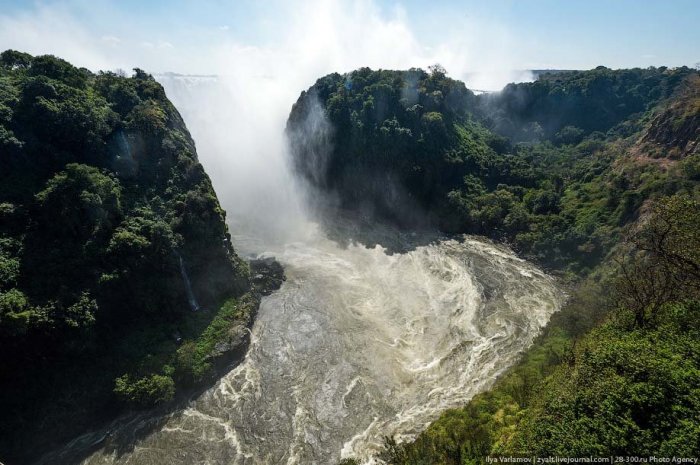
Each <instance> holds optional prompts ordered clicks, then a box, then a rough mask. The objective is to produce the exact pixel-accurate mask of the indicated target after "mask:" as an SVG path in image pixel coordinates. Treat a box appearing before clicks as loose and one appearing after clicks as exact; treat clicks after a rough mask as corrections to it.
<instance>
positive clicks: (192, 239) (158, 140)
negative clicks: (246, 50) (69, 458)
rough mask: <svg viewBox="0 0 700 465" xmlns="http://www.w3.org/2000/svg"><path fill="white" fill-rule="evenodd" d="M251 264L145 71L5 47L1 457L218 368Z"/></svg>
mask: <svg viewBox="0 0 700 465" xmlns="http://www.w3.org/2000/svg"><path fill="white" fill-rule="evenodd" d="M181 266H182V267H184V271H185V272H186V273H187V274H188V276H189V279H190V281H191V287H192V292H193V293H194V295H195V296H196V299H197V301H198V303H199V305H200V309H199V310H198V311H193V309H192V308H190V305H189V303H188V297H187V290H186V286H185V283H184V281H183V276H182V270H181ZM249 274H250V272H249V268H248V265H247V264H246V263H244V262H243V261H242V260H240V259H239V258H238V257H237V256H236V254H235V253H234V251H233V248H232V246H231V242H230V236H229V234H228V231H227V226H226V223H225V212H224V211H223V210H222V209H221V207H220V206H219V203H218V200H217V198H216V195H215V193H214V191H213V189H212V186H211V182H210V181H209V178H208V176H207V175H206V174H205V172H204V170H203V168H202V166H201V165H200V164H199V162H198V161H197V156H196V152H195V147H194V143H193V141H192V139H191V137H190V135H189V133H188V131H187V129H186V128H185V125H184V123H183V121H182V119H181V117H180V115H179V114H178V113H177V111H176V110H175V108H174V107H173V106H172V104H171V103H170V102H169V101H168V100H167V98H166V96H165V93H164V91H163V88H162V87H161V86H160V85H159V84H158V83H157V82H156V81H155V80H154V79H153V78H152V77H151V76H150V75H148V74H146V73H145V72H143V71H141V70H138V69H137V70H135V74H134V76H133V77H124V76H121V75H117V74H114V73H109V72H107V73H99V74H97V75H95V74H92V73H91V72H89V71H87V70H85V69H78V68H75V67H73V66H72V65H70V64H69V63H67V62H65V61H63V60H61V59H59V58H56V57H53V56H39V57H32V56H30V55H27V54H24V53H20V52H15V51H11V50H8V51H6V52H4V53H2V54H1V55H0V337H1V338H2V341H3V357H2V359H1V360H0V391H1V392H2V393H3V395H2V396H1V397H0V410H1V411H2V412H3V415H2V420H0V450H2V451H3V454H4V455H3V459H6V460H10V461H12V462H13V463H14V462H15V461H16V462H24V461H28V460H30V459H31V458H36V456H37V455H38V454H40V453H42V452H45V451H46V450H47V449H48V448H49V447H52V446H54V445H56V444H57V443H60V442H65V441H67V440H69V439H71V438H72V437H73V436H75V435H77V434H79V433H82V432H84V431H86V430H88V429H89V428H91V427H94V426H97V424H99V423H101V422H103V421H106V420H108V419H110V418H112V417H113V416H114V415H116V414H118V413H120V412H122V411H124V410H125V409H127V408H141V407H147V406H152V405H154V404H162V403H165V402H168V401H170V400H172V399H173V398H174V397H175V396H176V393H177V392H178V391H182V390H184V389H189V388H192V387H194V386H197V385H199V384H201V383H202V382H204V381H207V380H210V379H212V377H213V375H214V373H215V369H216V368H217V364H218V365H221V364H226V363H229V362H230V361H232V358H233V357H235V356H237V354H236V351H241V350H242V349H243V347H244V346H245V341H246V337H247V336H246V331H245V328H246V326H247V325H249V324H250V323H251V320H252V317H253V313H254V311H255V309H256V308H257V302H258V300H257V297H256V295H255V293H253V294H251V293H250V289H251V287H250V283H249Z"/></svg>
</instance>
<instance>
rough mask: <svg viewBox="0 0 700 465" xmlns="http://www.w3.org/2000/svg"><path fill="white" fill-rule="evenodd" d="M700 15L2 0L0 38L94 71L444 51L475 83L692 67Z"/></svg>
mask: <svg viewBox="0 0 700 465" xmlns="http://www.w3.org/2000/svg"><path fill="white" fill-rule="evenodd" d="M699 25H700V1H698V0H665V1H652V0H586V1H564V0H491V1H477V0H464V1H447V0H433V1H431V2H426V1H419V0H403V1H401V0H399V1H395V0H348V1H341V0H309V1H282V0H268V1H254V0H239V1H234V0H210V1H205V0H171V1H166V0H151V1H143V0H63V1H51V0H43V1H10V0H0V49H3V50H4V49H7V48H14V49H19V50H23V51H27V52H29V53H32V54H42V53H51V54H55V55H58V56H61V57H63V58H66V59H68V60H69V61H71V62H73V63H74V64H76V65H79V66H85V67H87V68H90V69H92V70H94V71H95V70H98V69H117V68H122V69H127V70H128V69H131V68H133V67H135V66H138V67H141V68H144V69H146V70H147V71H150V72H153V73H160V72H166V71H172V72H177V73H185V74H220V73H222V72H226V71H230V70H231V68H232V67H233V68H235V65H234V63H232V60H236V59H240V57H241V56H244V57H246V58H244V59H242V60H240V62H241V65H242V66H258V67H259V69H258V70H257V71H258V73H259V74H260V75H262V76H264V75H265V73H270V72H280V68H279V67H278V66H276V65H272V64H270V63H269V61H274V60H276V61H281V62H283V63H284V64H285V65H286V66H295V63H297V62H301V64H302V65H303V66H309V65H311V67H312V68H316V67H317V68H318V72H320V73H324V72H330V71H339V72H344V71H350V70H351V69H353V68H356V67H359V66H370V67H382V68H392V67H410V66H421V67H426V66H428V65H430V64H434V63H441V64H442V65H443V66H445V68H446V69H447V71H448V73H449V74H450V75H451V76H453V77H456V78H462V79H464V78H465V77H467V76H470V75H471V74H470V73H481V74H483V75H484V76H487V77H486V78H485V79H483V80H482V81H483V82H479V81H478V78H476V79H477V81H475V82H473V84H475V85H472V87H478V86H482V87H484V86H486V87H494V86H500V85H502V84H503V83H504V82H505V80H508V79H511V80H518V78H519V76H517V74H513V73H512V72H513V71H514V70H526V69H547V68H558V69H584V68H593V67H595V66H598V65H605V66H608V67H611V68H622V67H635V66H639V67H647V66H650V65H654V66H659V65H666V66H680V65H688V66H694V65H695V64H696V63H698V62H700V27H699ZM250 55H256V56H257V58H256V59H254V60H251V56H250ZM314 64H318V65H317V66H314ZM472 77H473V75H472ZM520 77H521V76H520ZM521 78H522V77H521ZM473 79H474V78H473Z"/></svg>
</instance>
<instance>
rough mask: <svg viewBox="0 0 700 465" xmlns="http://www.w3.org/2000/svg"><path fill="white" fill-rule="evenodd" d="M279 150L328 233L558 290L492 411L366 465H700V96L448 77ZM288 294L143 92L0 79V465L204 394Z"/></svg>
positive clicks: (20, 66) (358, 110)
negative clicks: (398, 235)
mask: <svg viewBox="0 0 700 465" xmlns="http://www.w3.org/2000/svg"><path fill="white" fill-rule="evenodd" d="M286 133H287V136H288V138H289V141H290V146H291V156H292V163H293V166H294V169H295V170H296V172H297V174H299V175H300V176H301V178H303V179H304V180H305V182H306V183H307V184H308V185H309V187H310V189H311V190H312V192H313V193H317V194H321V195H317V196H315V199H316V202H317V205H316V206H317V207H318V210H319V211H321V212H323V213H324V214H332V212H335V211H336V210H337V209H340V210H341V211H342V212H343V214H344V215H345V214H349V215H351V217H352V216H353V215H354V217H355V218H357V217H360V216H361V217H362V218H364V219H367V218H368V219H370V220H372V221H383V222H389V223H392V224H393V225H396V226H398V227H400V228H403V229H406V230H415V229H418V228H431V229H435V228H437V229H439V230H441V231H442V232H444V233H445V234H449V235H451V236H453V237H456V238H459V237H460V236H461V235H462V234H479V235H485V236H489V237H490V238H492V239H494V240H497V241H502V242H505V243H507V244H508V245H510V246H511V247H512V248H513V249H514V250H515V251H517V252H518V253H519V254H520V255H521V256H523V257H525V258H527V259H530V260H533V261H535V262H536V263H538V264H539V265H541V266H543V267H545V268H546V269H548V270H549V271H551V272H552V273H553V274H555V275H557V276H558V277H559V280H560V283H561V284H563V285H564V286H565V287H566V288H567V290H568V294H569V299H568V303H567V304H566V306H565V308H564V309H563V310H562V311H560V312H559V313H557V314H555V315H554V316H553V317H552V319H551V321H550V323H549V325H548V326H547V328H546V329H545V330H544V332H543V334H542V335H541V336H540V337H539V338H538V339H537V341H536V342H535V343H534V345H533V346H532V347H531V348H530V349H529V350H528V351H527V352H526V353H525V354H523V357H522V359H521V361H520V362H519V363H518V364H517V365H516V366H514V367H512V368H511V369H510V370H508V371H507V372H506V373H505V374H504V375H503V376H502V377H501V378H499V379H498V380H496V381H495V384H494V385H493V386H492V388H491V389H490V390H488V391H487V392H484V393H482V394H479V395H477V396H476V397H475V398H474V399H472V400H471V402H469V404H467V405H465V406H464V407H463V408H457V409H452V410H449V411H447V412H445V413H444V414H442V416H441V417H440V418H438V419H437V420H436V421H435V422H433V423H432V424H431V425H430V426H429V427H428V428H427V429H426V430H425V431H424V432H423V433H422V434H420V435H419V436H418V437H417V438H415V440H414V441H412V442H408V443H399V442H397V440H395V438H392V437H389V436H387V437H386V438H385V440H384V448H383V450H382V452H381V453H380V458H381V459H382V460H384V461H385V462H387V463H389V464H402V465H403V464H415V465H417V464H426V465H427V464H445V465H447V464H449V465H452V464H455V465H456V464H471V463H483V462H484V460H485V457H487V456H489V455H492V456H493V455H523V456H526V457H532V456H546V455H550V454H552V455H560V456H587V455H594V456H610V455H615V456H617V455H621V456H625V455H653V454H656V455H677V456H698V455H700V421H699V420H698V418H700V388H699V386H700V343H699V342H698V341H700V313H699V312H700V145H699V144H698V140H699V139H700V74H699V73H698V71H697V70H694V69H690V68H686V67H681V68H673V69H671V68H664V67H661V68H648V69H630V70H611V69H608V68H605V67H598V68H596V69H593V70H589V71H566V72H557V73H547V72H543V73H541V74H540V75H539V76H538V79H537V80H536V81H534V82H531V83H521V84H510V85H508V86H506V88H504V89H503V91H501V92H498V93H485V94H479V95H477V94H475V93H473V92H471V91H470V90H469V89H467V88H466V86H465V85H464V84H463V83H461V82H459V81H457V80H454V79H451V78H449V77H448V76H447V74H446V71H445V70H444V69H443V68H441V67H440V66H434V67H431V68H430V69H429V70H428V71H424V70H421V69H410V70H407V71H387V70H379V71H373V70H371V69H368V68H362V69H359V70H357V71H354V72H351V73H348V74H337V73H336V74H331V75H328V76H325V77H323V78H321V79H319V80H318V81H317V82H316V83H315V84H314V85H313V86H312V87H311V88H310V89H309V90H308V91H306V92H303V93H302V94H301V96H300V98H299V100H298V101H297V103H296V104H295V105H294V107H293V108H292V111H291V114H290V116H289V120H288V123H287V129H286ZM319 199H320V200H319ZM282 279H284V277H283V271H282V269H281V267H280V265H279V264H277V263H276V262H274V261H272V260H266V261H253V262H251V263H247V262H245V261H244V260H242V259H241V258H240V257H239V256H238V255H237V254H236V252H235V251H234V249H233V246H232V244H231V237H230V234H229V231H228V227H227V225H226V218H225V212H224V211H223V210H222V208H221V206H220V204H219V201H218V199H217V197H216V194H215V193H214V191H213V188H212V185H211V182H210V180H209V177H208V176H207V174H206V173H205V172H204V169H203V168H202V165H201V164H200V163H199V162H198V159H197V154H196V149H195V145H194V142H193V140H192V138H191V137H190V134H189V132H188V130H187V129H186V127H185V124H184V122H183V120H182V118H181V117H180V115H179V113H178V112H177V110H176V109H175V108H174V106H173V105H172V104H171V103H170V101H169V100H168V99H167V97H166V95H165V92H164V90H163V88H162V86H161V85H160V84H158V83H157V82H156V81H155V79H154V78H153V77H152V76H151V75H149V74H147V73H146V72H144V71H143V70H140V69H135V70H134V74H133V75H132V76H126V75H125V74H124V73H112V72H100V73H97V74H95V73H92V72H90V71H88V70H86V69H82V68H76V67H74V66H72V65H71V64H69V63H67V62H66V61H64V60H61V59H59V58H56V57H54V56H36V57H34V56H31V55H28V54H25V53H21V52H17V51H13V50H8V51H5V52H4V53H2V54H0V337H2V340H3V357H1V358H0V392H2V394H3V395H2V396H0V411H2V413H3V415H2V418H0V450H2V451H3V454H4V455H3V457H2V458H3V460H7V461H9V463H25V462H31V461H33V460H35V459H37V458H38V457H39V456H40V455H42V454H43V453H44V452H46V451H48V450H50V449H52V448H53V447H55V446H57V445H60V444H65V443H66V442H67V441H69V440H71V439H73V438H74V437H76V436H77V435H78V434H81V433H84V432H85V431H88V430H90V429H93V428H96V427H99V426H101V425H104V424H105V422H108V421H109V420H111V419H114V418H116V417H117V416H118V415H120V414H124V413H127V414H128V412H137V411H139V410H142V409H148V408H154V407H156V408H162V409H168V408H170V407H172V406H174V405H175V403H176V401H177V400H178V399H182V398H185V397H186V396H187V395H189V394H191V393H193V392H195V390H196V389H199V388H202V387H205V386H207V385H208V383H210V382H211V381H212V380H215V379H216V376H217V374H218V373H221V370H223V369H226V368H228V367H230V366H231V363H233V362H235V361H236V360H237V359H238V358H240V357H242V356H243V355H244V353H245V349H246V347H247V343H248V338H249V334H248V331H247V327H248V326H249V325H250V324H251V323H252V320H253V317H254V314H255V311H256V309H257V307H258V305H259V302H260V297H261V295H263V294H265V293H267V292H269V291H270V290H271V289H273V288H275V287H276V286H278V285H279V284H280V282H281V280H282ZM343 462H344V463H353V462H354V460H353V459H352V458H348V459H346V460H344V461H343Z"/></svg>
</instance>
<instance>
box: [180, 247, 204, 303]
mask: <svg viewBox="0 0 700 465" xmlns="http://www.w3.org/2000/svg"><path fill="white" fill-rule="evenodd" d="M175 255H177V258H178V259H179V260H180V274H181V275H182V282H183V283H184V284H185V292H186V293H187V302H188V303H189V304H190V308H191V309H192V311H193V312H196V311H197V310H199V308H200V307H199V303H198V302H197V298H196V297H195V296H194V292H193V291H192V284H191V283H190V277H189V276H188V275H187V269H186V268H185V260H184V259H183V258H182V255H180V252H177V251H176V252H175Z"/></svg>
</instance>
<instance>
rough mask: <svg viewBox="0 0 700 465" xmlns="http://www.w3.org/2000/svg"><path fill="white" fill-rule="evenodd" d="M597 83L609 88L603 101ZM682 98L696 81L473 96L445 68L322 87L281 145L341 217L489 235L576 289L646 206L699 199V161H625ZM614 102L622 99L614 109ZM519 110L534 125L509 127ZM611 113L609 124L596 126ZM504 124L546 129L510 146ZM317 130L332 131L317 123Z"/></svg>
mask: <svg viewBox="0 0 700 465" xmlns="http://www.w3.org/2000/svg"><path fill="white" fill-rule="evenodd" d="M693 79H695V80H693ZM603 82H612V83H616V84H614V86H613V87H614V89H613V90H610V89H608V88H607V87H606V86H605V85H603V84H601V83H603ZM642 84H643V85H642ZM611 85H613V84H611ZM682 85H685V86H688V87H690V88H691V89H697V88H698V85H697V71H694V70H690V69H688V68H678V69H673V70H669V69H666V68H650V69H647V70H640V69H637V70H623V71H612V70H609V69H605V68H599V69H595V70H592V71H587V72H574V73H561V74H557V75H554V76H551V77H547V78H546V79H545V80H544V81H536V82H534V83H527V84H517V85H511V86H509V87H508V88H507V91H504V92H503V93H502V94H498V95H497V96H488V95H482V96H475V95H473V94H472V93H471V92H470V91H469V90H467V89H466V88H465V87H464V85H463V84H462V83H460V82H458V81H455V80H452V79H450V78H448V77H446V76H445V74H444V70H442V69H440V68H439V67H436V68H434V69H432V70H431V72H430V73H427V72H424V71H422V70H416V69H412V70H409V71H383V70H380V71H372V70H370V69H367V68H363V69H360V70H358V71H354V72H352V73H349V74H346V75H340V74H331V75H328V76H326V77H324V78H322V79H319V80H318V81H317V82H316V84H314V86H313V87H311V89H310V90H309V91H308V92H304V93H303V94H302V96H301V97H300V98H299V100H298V101H297V103H296V104H295V106H294V108H293V109H292V112H291V114H290V118H289V122H288V124H287V131H288V134H289V135H290V139H291V141H292V154H293V158H294V162H295V166H296V169H297V171H299V172H300V173H301V174H302V175H303V176H304V177H305V178H306V179H307V180H308V181H309V183H310V184H311V185H312V186H315V187H317V188H319V189H321V190H324V191H333V192H335V193H337V194H338V197H339V200H340V207H341V208H346V209H351V210H352V209H358V208H359V209H362V210H363V212H365V213H370V214H373V215H375V216H377V217H379V218H381V219H388V220H390V221H393V222H395V223H398V224H399V225H403V226H407V227H411V226H415V225H424V224H426V223H427V224H432V225H436V226H438V227H439V228H440V229H442V230H443V231H446V232H458V233H462V232H468V233H476V234H483V235H487V236H490V237H492V238H495V239H498V240H504V241H506V242H508V243H510V244H511V245H512V246H513V247H514V248H515V249H516V250H517V251H518V252H520V253H522V254H523V255H526V256H528V257H529V258H531V259H534V260H536V261H538V262H539V263H542V264H544V265H546V266H548V267H551V268H556V269H562V270H566V271H569V272H571V273H572V274H573V275H582V274H586V273H587V272H589V271H590V270H591V269H592V268H593V267H594V266H595V265H596V264H597V263H599V262H600V261H601V260H602V259H603V258H604V257H605V256H606V255H607V254H608V252H609V251H610V250H611V248H612V246H613V245H614V244H616V243H617V242H618V240H619V238H620V230H621V228H622V227H624V226H625V225H626V224H627V223H629V222H630V221H631V220H633V219H634V218H635V215H636V214H637V212H638V211H639V209H640V207H641V206H642V204H643V202H644V201H645V200H647V199H650V198H655V197H658V196H662V195H670V194H673V193H674V192H688V191H694V190H696V189H697V179H698V177H697V176H698V175H697V173H698V171H699V164H698V163H699V162H698V157H697V156H687V157H684V158H683V159H681V160H679V161H678V163H675V162H674V163H670V164H667V165H666V166H665V167H664V169H659V167H658V165H656V164H654V163H639V162H638V160H632V158H633V156H632V154H633V153H635V150H636V149H639V150H638V151H639V152H642V153H640V156H641V157H642V158H646V157H648V156H649V153H650V150H649V149H648V148H644V150H642V147H639V146H638V139H639V137H640V133H641V131H642V130H643V129H644V128H645V127H646V125H647V124H648V121H649V120H650V119H651V118H652V117H653V116H654V113H653V112H652V111H651V110H653V109H654V108H655V106H656V105H657V104H659V103H660V101H661V99H662V98H663V97H665V96H668V95H671V94H672V93H673V92H676V93H678V92H679V88H680V87H682ZM629 86H631V88H630V87H629ZM594 90H595V92H594ZM610 92H614V93H615V95H616V96H617V97H615V98H614V99H613V100H611V101H608V100H606V99H607V97H606V96H607V95H608V94H609V93H610ZM521 94H522V95H527V96H528V98H527V99H526V100H523V99H522V98H521V97H522V95H521ZM674 95H675V94H674ZM587 98H590V99H591V100H590V101H589V100H586V99H587ZM630 100H634V102H635V103H634V105H632V104H631V103H629V101H630ZM679 100H680V101H683V100H685V99H683V98H682V97H678V98H677V101H679ZM523 101H525V102H527V106H526V107H527V108H528V109H530V110H529V112H525V111H524V110H522V111H520V112H515V113H513V115H515V116H513V115H511V113H509V112H510V111H511V109H510V107H509V105H515V103H514V102H519V103H518V104H520V103H522V102H523ZM560 101H561V102H569V101H571V102H573V103H566V104H563V103H562V104H561V105H559V104H556V102H560ZM601 102H603V103H601ZM621 102H628V103H627V106H626V107H624V108H623V107H621V106H620V105H623V103H621ZM584 103H585V104H584ZM601 105H604V106H602V107H601ZM610 105H613V106H615V108H616V112H613V113H614V114H611V115H608V116H607V117H606V118H600V115H599V113H600V112H601V111H603V112H608V110H607V106H610ZM696 106H697V105H695V106H690V105H685V104H684V107H689V108H691V110H688V111H692V108H696ZM512 111H514V110H512ZM611 111H612V110H611ZM580 112H584V113H586V112H588V113H586V114H585V118H584V117H583V116H576V115H578V114H579V113H580ZM516 113H517V114H516ZM606 114H607V113H606ZM516 116H517V118H516ZM506 117H510V118H511V120H509V121H510V123H509V124H510V126H517V128H521V129H522V128H524V127H530V126H533V125H541V126H542V127H546V128H554V129H552V130H549V129H548V130H547V131H539V130H538V131H535V133H536V134H535V135H533V136H532V137H531V138H530V140H529V141H528V142H519V143H516V142H517V139H511V138H510V137H511V136H512V134H511V133H512V131H501V129H502V127H504V125H505V123H503V122H502V120H503V119H504V118H506ZM324 118H325V119H326V120H327V121H328V125H329V127H328V128H325V127H324V126H323V124H319V123H318V121H319V120H323V119H324ZM581 118H583V119H581ZM623 118H626V119H623ZM554 121H558V122H559V123H558V124H560V126H561V128H560V127H559V126H557V127H554V126H553V125H554V123H553V122H554ZM594 122H595V124H594ZM573 124H577V125H580V127H575V126H573ZM555 129H556V130H555ZM499 131H501V132H499ZM603 131H605V132H603ZM637 158H639V157H637Z"/></svg>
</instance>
